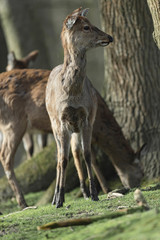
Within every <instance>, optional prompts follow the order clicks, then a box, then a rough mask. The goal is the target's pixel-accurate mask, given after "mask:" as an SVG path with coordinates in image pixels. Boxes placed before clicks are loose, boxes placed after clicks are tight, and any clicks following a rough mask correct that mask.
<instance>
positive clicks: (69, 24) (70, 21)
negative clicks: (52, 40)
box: [66, 16, 78, 30]
mask: <svg viewBox="0 0 160 240" xmlns="http://www.w3.org/2000/svg"><path fill="white" fill-rule="evenodd" d="M77 17H78V16H70V17H69V18H68V19H67V21H66V27H67V28H68V29H69V30H70V29H71V28H72V27H73V25H74V24H75V22H76V20H77Z"/></svg>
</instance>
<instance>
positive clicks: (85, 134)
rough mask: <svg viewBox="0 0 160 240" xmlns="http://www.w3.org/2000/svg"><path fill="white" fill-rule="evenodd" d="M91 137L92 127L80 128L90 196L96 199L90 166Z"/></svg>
mask: <svg viewBox="0 0 160 240" xmlns="http://www.w3.org/2000/svg"><path fill="white" fill-rule="evenodd" d="M91 137H92V128H91V127H90V126H85V127H84V128H83V130H82V149H83V155H84V159H85V163H86V167H87V173H88V179H89V188H90V196H91V199H92V200H93V201H98V200H99V199H98V194H97V190H96V187H95V183H94V179H93V174H92V168H91Z"/></svg>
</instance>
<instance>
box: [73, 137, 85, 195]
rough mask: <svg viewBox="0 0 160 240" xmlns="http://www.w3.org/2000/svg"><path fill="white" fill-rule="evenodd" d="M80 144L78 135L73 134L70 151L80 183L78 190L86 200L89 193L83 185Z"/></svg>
mask: <svg viewBox="0 0 160 240" xmlns="http://www.w3.org/2000/svg"><path fill="white" fill-rule="evenodd" d="M80 146H81V142H80V136H79V134H76V133H73V134H72V138H71V150H72V154H73V158H74V164H75V167H76V169H77V173H78V177H79V181H80V188H81V191H82V194H83V197H84V198H85V199H87V198H88V197H89V193H88V191H87V187H86V184H85V178H84V174H83V169H82V164H81V160H80V154H81V147H80Z"/></svg>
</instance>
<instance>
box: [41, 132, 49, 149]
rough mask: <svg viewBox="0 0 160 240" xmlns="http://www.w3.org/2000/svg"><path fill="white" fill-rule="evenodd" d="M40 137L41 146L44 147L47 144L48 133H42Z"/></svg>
mask: <svg viewBox="0 0 160 240" xmlns="http://www.w3.org/2000/svg"><path fill="white" fill-rule="evenodd" d="M41 138H42V148H44V147H46V146H47V139H48V134H44V133H43V134H42V135H41Z"/></svg>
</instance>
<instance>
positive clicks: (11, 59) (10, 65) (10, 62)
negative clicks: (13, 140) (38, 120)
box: [6, 50, 47, 158]
mask: <svg viewBox="0 0 160 240" xmlns="http://www.w3.org/2000/svg"><path fill="white" fill-rule="evenodd" d="M38 54H39V51H38V50H34V51H32V52H30V53H29V54H28V55H27V56H25V57H24V58H21V59H17V58H16V56H15V53H14V52H13V51H12V52H9V53H8V55H7V67H6V71H11V70H13V69H24V68H28V67H29V64H30V63H31V62H33V61H35V60H36V58H37V56H38ZM40 137H41V147H42V148H44V147H45V146H46V145H47V134H41V135H40ZM22 141H23V146H24V149H25V151H26V154H27V158H31V157H32V156H33V153H34V141H33V135H32V134H31V133H29V132H26V133H25V135H24V137H23V139H22Z"/></svg>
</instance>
